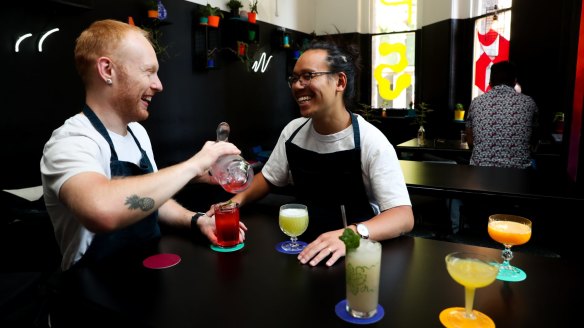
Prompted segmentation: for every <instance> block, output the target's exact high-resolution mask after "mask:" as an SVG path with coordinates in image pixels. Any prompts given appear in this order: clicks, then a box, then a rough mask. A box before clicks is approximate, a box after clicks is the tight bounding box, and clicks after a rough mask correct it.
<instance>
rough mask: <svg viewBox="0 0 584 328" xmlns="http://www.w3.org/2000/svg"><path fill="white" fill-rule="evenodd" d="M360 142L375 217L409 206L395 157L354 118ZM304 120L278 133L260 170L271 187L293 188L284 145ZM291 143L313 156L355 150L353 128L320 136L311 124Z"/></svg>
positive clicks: (382, 138) (381, 139) (366, 124)
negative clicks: (274, 145)
mask: <svg viewBox="0 0 584 328" xmlns="http://www.w3.org/2000/svg"><path fill="white" fill-rule="evenodd" d="M357 119H358V123H359V132H360V138H361V174H362V176H363V184H364V186H365V191H366V193H367V197H368V198H369V202H370V204H371V206H372V208H373V211H374V212H375V214H379V213H380V212H382V211H385V210H387V209H390V208H392V207H396V206H401V205H410V206H411V205H412V203H411V201H410V196H409V194H408V190H407V188H406V183H405V180H404V176H403V173H402V170H401V166H400V164H399V161H398V158H397V154H396V152H395V149H394V148H393V146H392V145H391V144H390V143H389V140H387V138H386V137H385V135H383V133H382V132H381V131H379V129H377V128H376V127H375V126H373V125H372V124H371V123H369V122H367V121H366V120H365V119H364V118H363V117H361V116H359V115H357ZM306 120H307V119H306V118H297V119H294V120H293V121H291V122H290V123H288V125H286V127H285V128H284V129H283V130H282V133H280V138H279V139H278V142H277V143H276V147H275V148H274V150H273V151H272V154H271V155H270V158H269V159H268V161H267V162H266V164H265V165H264V167H263V168H262V174H263V175H264V177H265V178H266V179H267V180H268V181H269V182H270V183H272V184H274V185H275V186H278V187H283V186H285V185H288V184H294V181H292V177H291V174H290V166H289V164H288V159H287V157H286V145H285V142H286V141H287V140H288V139H290V136H291V135H292V133H294V131H296V129H297V128H298V127H299V126H300V125H302V124H303V123H304V122H305V121H306ZM292 143H293V144H295V145H297V146H299V147H301V148H304V149H307V150H311V151H314V152H317V153H321V154H324V153H333V152H338V151H343V150H349V149H353V148H355V140H354V138H353V126H352V125H351V126H349V127H348V128H346V129H344V130H343V131H340V132H337V133H334V134H329V135H322V134H319V133H317V132H316V131H315V130H314V126H313V124H312V120H310V121H309V122H308V123H307V124H306V125H305V126H303V127H302V129H300V131H299V132H298V133H297V134H296V136H295V137H294V139H293V140H292Z"/></svg>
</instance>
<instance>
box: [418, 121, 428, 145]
mask: <svg viewBox="0 0 584 328" xmlns="http://www.w3.org/2000/svg"><path fill="white" fill-rule="evenodd" d="M425 143H426V130H425V129H424V126H423V125H420V128H419V129H418V146H423V145H424V144H425Z"/></svg>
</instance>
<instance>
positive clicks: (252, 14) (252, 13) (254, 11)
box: [247, 0, 258, 23]
mask: <svg viewBox="0 0 584 328" xmlns="http://www.w3.org/2000/svg"><path fill="white" fill-rule="evenodd" d="M257 15H258V0H250V2H249V13H247V20H248V21H249V22H250V23H255V22H256V18H257Z"/></svg>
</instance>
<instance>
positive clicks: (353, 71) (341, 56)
mask: <svg viewBox="0 0 584 328" xmlns="http://www.w3.org/2000/svg"><path fill="white" fill-rule="evenodd" d="M307 50H324V51H326V52H327V53H328V56H327V63H328V65H329V67H330V70H331V71H332V72H335V73H340V72H343V73H345V74H346V75H347V86H346V88H345V92H344V93H343V101H344V102H345V106H346V107H347V108H352V107H353V106H354V104H355V97H356V94H357V92H356V89H355V83H356V81H357V79H358V77H359V75H360V74H361V67H360V60H361V58H360V52H359V48H358V47H357V46H356V45H355V44H352V43H347V44H343V43H342V41H340V40H336V39H333V38H332V37H331V36H325V37H323V38H320V39H314V40H312V41H311V42H310V43H308V44H306V45H305V46H304V49H303V51H307Z"/></svg>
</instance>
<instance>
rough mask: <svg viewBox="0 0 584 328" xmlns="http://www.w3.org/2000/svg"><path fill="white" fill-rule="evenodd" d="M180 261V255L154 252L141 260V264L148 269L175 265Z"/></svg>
mask: <svg viewBox="0 0 584 328" xmlns="http://www.w3.org/2000/svg"><path fill="white" fill-rule="evenodd" d="M178 262H180V256H178V255H176V254H156V255H152V256H149V257H147V258H146V259H145V260H144V261H142V265H144V266H145V267H147V268H148V269H166V268H170V267H171V266H175V265H177V264H178Z"/></svg>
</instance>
